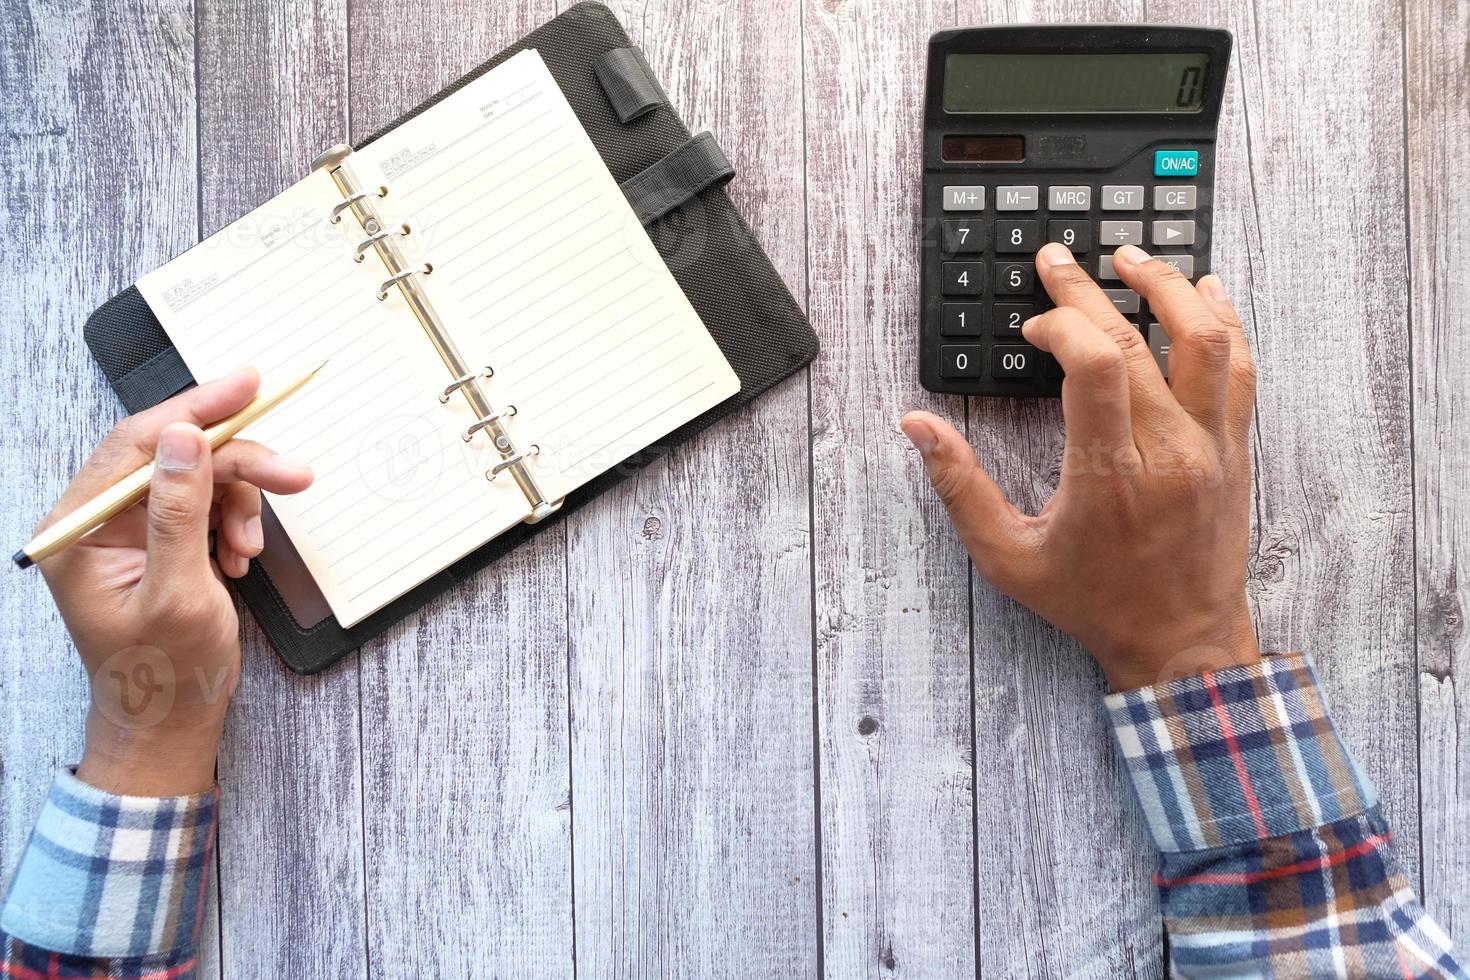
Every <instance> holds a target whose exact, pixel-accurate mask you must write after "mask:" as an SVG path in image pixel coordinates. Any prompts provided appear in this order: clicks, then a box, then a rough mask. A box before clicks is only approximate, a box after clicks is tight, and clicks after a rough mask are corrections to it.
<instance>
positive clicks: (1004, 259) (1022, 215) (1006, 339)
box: [925, 151, 1210, 394]
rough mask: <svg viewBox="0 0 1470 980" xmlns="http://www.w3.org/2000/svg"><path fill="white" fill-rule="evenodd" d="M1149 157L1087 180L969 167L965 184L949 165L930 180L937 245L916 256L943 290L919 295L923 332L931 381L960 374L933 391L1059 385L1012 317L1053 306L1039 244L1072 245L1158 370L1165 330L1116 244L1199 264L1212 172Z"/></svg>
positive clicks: (1051, 361) (1185, 269)
mask: <svg viewBox="0 0 1470 980" xmlns="http://www.w3.org/2000/svg"><path fill="white" fill-rule="evenodd" d="M1181 152H1182V151H1181ZM1154 161H1155V155H1154V153H1153V152H1152V151H1147V152H1145V153H1141V154H1140V155H1139V158H1138V160H1137V161H1135V162H1130V163H1129V164H1128V165H1126V166H1120V167H1118V169H1117V171H1116V172H1113V173H1106V174H1099V175H1098V179H1095V180H1094V181H1085V180H1079V179H1078V178H1079V177H1080V176H1082V175H1081V174H1078V173H1073V174H1071V175H1069V176H1070V178H1071V179H1067V178H1066V177H1061V175H1058V178H1060V179H1058V178H1052V179H1047V178H1045V177H1043V176H1042V175H1041V174H1037V175H1036V178H1040V179H1036V178H1033V180H1032V182H1029V183H1022V182H1020V181H1016V182H1014V183H1002V182H1001V180H1003V179H1004V178H1000V179H997V177H996V176H995V175H984V176H983V177H982V176H978V175H977V178H978V179H973V180H972V182H971V183H966V182H965V179H964V177H962V176H961V175H958V174H953V173H951V174H946V175H943V176H942V177H930V178H929V180H930V182H931V183H933V184H938V185H940V186H939V187H938V188H935V189H936V190H938V191H939V193H938V194H934V195H933V196H931V197H929V198H928V200H929V201H931V202H937V203H938V204H939V207H940V211H941V212H942V213H941V214H939V215H936V216H935V217H937V218H939V222H938V224H939V230H940V234H939V235H938V236H935V237H936V238H938V241H937V242H934V244H936V245H938V246H939V247H938V248H932V247H930V248H926V259H925V261H926V262H934V263H935V264H936V265H937V266H938V267H939V275H938V277H937V278H938V284H939V292H940V295H939V296H933V294H932V293H930V294H929V295H930V297H931V298H930V299H929V300H928V301H927V302H928V304H929V305H928V306H927V307H926V310H927V311H928V312H927V314H926V315H927V317H931V318H935V319H936V320H937V324H935V325H934V326H930V327H929V328H928V329H929V331H930V333H929V336H931V337H935V338H936V341H937V346H938V349H939V352H940V357H939V372H938V373H939V378H941V379H943V380H944V381H951V380H953V381H957V382H961V384H960V385H959V386H956V387H944V388H942V389H941V390H953V391H968V392H972V393H986V394H1055V393H1056V392H1057V390H1058V384H1059V382H1060V380H1061V378H1062V370H1061V366H1060V365H1059V364H1058V363H1057V361H1056V359H1055V358H1054V357H1052V356H1051V355H1050V354H1046V353H1044V352H1042V351H1039V350H1037V349H1036V348H1035V347H1033V346H1031V345H1030V344H1028V343H1026V341H1025V339H1024V338H1023V337H1022V335H1021V324H1023V323H1025V322H1026V321H1027V320H1028V319H1030V318H1031V317H1033V316H1035V315H1037V314H1038V313H1042V312H1045V311H1046V310H1048V309H1051V308H1052V306H1053V305H1054V304H1053V303H1052V302H1051V299H1050V297H1048V296H1047V294H1046V291H1045V289H1044V288H1043V287H1042V286H1041V284H1040V282H1039V281H1038V279H1037V276H1036V265H1035V254H1036V250H1037V249H1038V248H1040V247H1041V246H1042V245H1044V244H1046V243H1047V242H1057V243H1060V244H1062V245H1064V246H1065V247H1066V248H1067V249H1069V250H1070V251H1071V252H1072V254H1073V256H1074V257H1075V258H1076V260H1077V262H1078V264H1079V265H1080V266H1081V267H1082V268H1083V269H1084V270H1085V271H1087V272H1089V273H1090V274H1092V275H1093V277H1094V278H1095V279H1096V280H1097V281H1098V282H1099V285H1101V286H1102V287H1103V290H1104V293H1105V295H1106V296H1107V297H1108V299H1109V300H1110V301H1111V302H1112V303H1113V305H1114V307H1115V308H1116V309H1117V310H1118V312H1119V313H1120V314H1122V315H1123V316H1124V317H1125V318H1127V319H1128V320H1129V321H1130V322H1132V323H1133V324H1134V325H1135V326H1136V327H1137V328H1138V329H1139V330H1140V331H1141V332H1143V333H1144V335H1145V337H1146V338H1147V341H1148V343H1149V348H1150V350H1151V351H1152V352H1153V353H1154V355H1155V357H1156V358H1157V359H1158V360H1159V363H1160V366H1161V368H1163V369H1165V370H1167V358H1168V339H1167V337H1166V336H1165V335H1164V334H1163V332H1162V330H1161V329H1160V328H1159V327H1157V326H1153V327H1152V328H1150V324H1153V323H1156V322H1157V317H1156V316H1155V315H1154V314H1152V313H1151V312H1150V311H1149V310H1148V307H1147V304H1146V303H1144V302H1143V301H1142V299H1141V298H1140V297H1139V295H1138V294H1137V293H1136V292H1134V291H1133V290H1131V289H1128V288H1125V287H1124V286H1123V284H1122V282H1121V281H1120V280H1119V278H1118V275H1117V272H1116V271H1115V270H1114V268H1113V252H1114V250H1115V249H1117V248H1118V247H1120V246H1122V245H1136V246H1139V247H1142V248H1144V249H1145V250H1146V251H1148V252H1149V253H1150V254H1152V255H1156V256H1158V257H1159V258H1162V259H1164V261H1166V262H1168V263H1169V264H1170V265H1173V266H1174V267H1175V268H1176V269H1178V270H1179V271H1180V272H1181V273H1182V274H1183V275H1184V276H1186V277H1187V278H1190V279H1194V278H1196V275H1197V274H1202V273H1203V272H1204V271H1207V270H1208V254H1209V252H1208V246H1209V243H1208V241H1207V234H1206V231H1207V229H1208V227H1209V217H1210V215H1209V211H1208V207H1209V171H1208V169H1205V171H1204V174H1203V175H1202V176H1201V175H1199V174H1198V172H1196V174H1195V175H1194V176H1189V177H1185V176H1182V175H1181V176H1174V175H1173V174H1172V173H1171V174H1170V175H1167V176H1162V177H1154V176H1152V174H1153V167H1154ZM1017 176H1020V175H1019V174H1018V175H1017ZM1026 176H1032V175H1031V174H1029V173H1028V174H1027V175H1026ZM1105 177H1112V178H1113V179H1112V180H1105V179H1103V178H1105ZM1130 177H1131V178H1133V182H1130V181H1129V179H1128V178H1130ZM1118 178H1122V179H1121V180H1119V179H1118ZM1140 178H1142V179H1141V180H1140ZM1202 188H1203V190H1202ZM932 193H933V191H932V190H931V194H932ZM1201 204H1203V205H1204V208H1203V209H1201V207H1200V206H1201ZM931 206H932V205H931ZM931 227H932V226H931ZM929 275H931V276H932V275H933V273H932V272H931V273H929ZM930 281H931V282H932V281H933V280H930ZM927 342H931V343H932V342H935V341H927ZM933 349H934V348H932V347H931V348H930V350H931V351H932V350H933ZM928 356H930V357H932V356H933V354H932V353H931V354H929V355H928ZM929 364H931V365H932V364H933V362H932V361H930V362H929ZM929 370H933V368H932V367H931V368H930V369H929ZM931 377H932V376H931ZM926 383H928V382H926Z"/></svg>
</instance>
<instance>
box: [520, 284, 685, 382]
mask: <svg viewBox="0 0 1470 980" xmlns="http://www.w3.org/2000/svg"><path fill="white" fill-rule="evenodd" d="M650 306H651V304H650ZM670 316H673V314H672V313H666V314H663V316H661V317H659V319H657V320H653V322H651V323H648V325H647V326H644V328H642V329H641V331H638V332H637V334H631V335H629V336H625V338H623V339H620V341H619V342H616V344H613V345H612V347H607V348H603V350H594V351H592V356H591V357H589V359H587V360H585V361H584V363H581V364H578V366H576V367H573V369H572V370H569V372H566V373H563V375H560V376H559V378H556V379H554V381H550V382H545V383H542V385H541V386H539V388H537V391H534V392H532V394H529V395H523V397H525V400H526V401H528V403H531V401H535V400H537V398H539V397H541V395H542V394H545V392H548V391H551V389H553V388H556V386H559V385H563V383H566V381H567V378H572V376H573V375H576V373H578V372H581V370H587V369H588V367H591V366H592V364H597V363H598V361H601V360H604V359H606V357H609V356H610V354H614V353H617V351H620V350H622V348H625V347H628V345H631V344H632V342H634V341H635V339H638V338H639V336H642V335H644V334H647V332H648V331H651V329H653V328H656V326H659V325H660V323H663V322H664V320H667V319H669V317H670ZM667 341H669V338H663V339H659V341H656V342H654V344H653V345H651V347H648V348H647V350H642V351H638V353H637V354H634V356H632V357H631V359H628V360H625V361H622V363H619V364H616V366H604V369H606V373H609V375H614V373H617V372H619V370H622V369H623V367H626V366H628V364H631V363H634V361H635V360H638V359H639V357H645V356H647V354H651V353H654V351H656V350H659V347H660V345H663V344H666V342H667ZM556 363H557V359H554V357H553V359H551V360H550V361H545V363H544V364H542V366H541V367H538V369H537V370H534V372H529V373H526V375H522V378H520V383H522V385H525V383H526V382H529V381H531V379H532V378H535V376H537V375H538V373H539V372H541V370H545V369H547V367H551V366H553V364H556Z"/></svg>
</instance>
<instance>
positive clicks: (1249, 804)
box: [1106, 654, 1377, 853]
mask: <svg viewBox="0 0 1470 980" xmlns="http://www.w3.org/2000/svg"><path fill="white" fill-rule="evenodd" d="M1106 705H1107V711H1108V718H1109V721H1110V722H1111V724H1112V729H1113V738H1114V739H1115V740H1116V742H1117V744H1118V748H1119V750H1120V751H1121V752H1122V755H1123V759H1124V762H1125V765H1126V767H1127V769H1128V775H1129V776H1130V777H1131V779H1132V781H1133V790H1134V792H1135V793H1136V794H1137V796H1138V802H1139V805H1140V806H1141V807H1142V808H1143V813H1144V817H1145V821H1146V823H1147V825H1148V829H1149V834H1150V835H1151V836H1152V837H1153V840H1154V844H1155V845H1156V846H1157V847H1158V849H1159V850H1160V851H1163V852H1166V853H1167V852H1178V851H1192V850H1202V849H1207V848H1216V847H1225V846H1229V845H1232V844H1239V843H1244V842H1247V841H1257V840H1261V839H1263V838H1267V837H1279V836H1282V835H1284V834H1291V833H1295V832H1296V831H1300V830H1308V829H1310V828H1313V827H1320V826H1322V825H1324V824H1329V823H1333V822H1335V821H1338V820H1343V819H1346V818H1350V817H1354V816H1357V815H1358V814H1361V813H1363V812H1364V811H1366V810H1368V809H1370V808H1372V807H1373V806H1375V805H1376V804H1377V796H1376V794H1375V793H1374V790H1373V785H1372V783H1370V782H1369V781H1368V779H1367V778H1366V777H1365V776H1364V775H1363V774H1362V773H1360V772H1359V771H1358V767H1357V765H1356V764H1355V763H1354V762H1353V759H1352V756H1351V755H1349V754H1348V751H1347V748H1346V747H1345V746H1344V745H1343V744H1342V740H1341V739H1339V738H1338V735H1337V730H1336V729H1335V728H1333V726H1332V719H1331V718H1330V717H1329V716H1328V714H1327V706H1326V704H1325V703H1324V702H1323V700H1322V692H1321V689H1320V687H1319V686H1318V683H1317V673H1316V670H1315V668H1314V667H1313V666H1312V661H1311V658H1309V657H1307V656H1305V655H1303V654H1292V655H1289V656H1280V657H1267V658H1266V659H1264V660H1261V661H1260V662H1259V663H1254V664H1248V665H1245V666H1240V667H1230V668H1227V669H1225V670H1219V671H1207V672H1205V673H1203V674H1199V675H1197V676H1192V677H1182V678H1179V679H1177V680H1172V681H1167V682H1165V683H1162V684H1156V685H1154V686H1153V687H1146V688H1140V689H1138V690H1136V691H1123V692H1120V693H1117V694H1111V695H1109V696H1108V697H1107V699H1106Z"/></svg>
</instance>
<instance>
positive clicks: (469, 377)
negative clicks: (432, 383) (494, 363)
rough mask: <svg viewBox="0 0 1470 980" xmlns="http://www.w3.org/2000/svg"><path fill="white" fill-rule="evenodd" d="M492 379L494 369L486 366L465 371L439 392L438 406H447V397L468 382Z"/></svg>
mask: <svg viewBox="0 0 1470 980" xmlns="http://www.w3.org/2000/svg"><path fill="white" fill-rule="evenodd" d="M493 377H495V369H494V368H493V367H491V366H490V365H488V364H487V365H485V366H484V367H482V368H480V370H478V371H466V372H465V373H464V374H461V375H460V376H459V377H457V378H455V379H454V380H453V381H451V382H449V384H447V385H445V386H444V390H443V391H441V392H439V404H440V405H447V404H449V396H450V395H452V394H454V393H455V392H456V391H458V390H459V389H461V388H463V387H464V386H465V385H467V384H469V383H470V382H472V381H475V380H476V379H478V378H486V379H489V378H493ZM482 417H483V416H482Z"/></svg>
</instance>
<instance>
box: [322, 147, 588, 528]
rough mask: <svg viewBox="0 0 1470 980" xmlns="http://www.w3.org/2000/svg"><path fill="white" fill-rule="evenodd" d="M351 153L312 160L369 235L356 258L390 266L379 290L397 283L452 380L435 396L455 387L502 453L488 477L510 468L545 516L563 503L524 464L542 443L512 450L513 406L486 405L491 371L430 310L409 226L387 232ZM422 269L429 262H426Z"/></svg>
mask: <svg viewBox="0 0 1470 980" xmlns="http://www.w3.org/2000/svg"><path fill="white" fill-rule="evenodd" d="M351 155H352V147H350V146H346V145H343V144H338V145H337V146H334V147H331V148H330V149H328V150H326V151H325V152H324V153H322V155H321V156H319V157H317V158H316V160H315V161H313V163H312V169H313V170H325V171H327V174H328V175H329V176H330V177H331V178H332V182H333V183H334V184H336V185H337V190H339V191H340V192H341V193H342V204H343V205H345V207H342V208H341V212H339V213H346V212H351V213H352V215H353V216H354V217H356V218H357V221H358V224H360V225H362V228H363V230H364V231H366V232H367V233H368V235H369V236H370V237H369V238H368V239H367V240H365V241H364V242H362V243H361V244H360V245H358V246H357V254H356V256H355V258H356V259H357V260H358V261H361V260H362V259H363V257H364V256H365V255H366V254H367V252H368V251H369V250H372V251H373V252H376V253H377V256H378V258H379V259H381V260H382V262H383V267H384V268H386V269H387V270H388V277H389V278H388V279H387V280H386V281H384V283H383V285H382V286H381V287H380V291H382V292H386V291H387V290H389V289H391V288H393V287H394V286H396V287H397V288H398V290H399V292H400V293H402V294H403V298H404V299H405V300H406V301H407V302H408V307H409V309H411V310H413V314H414V316H415V318H417V319H418V321H419V326H421V327H423V330H424V334H425V335H426V336H427V337H428V338H429V342H430V343H432V344H433V345H434V350H436V351H437V352H438V353H439V359H440V360H442V361H443V362H444V366H445V367H447V368H448V369H449V373H450V375H451V376H453V378H454V381H453V382H451V383H450V384H449V385H448V386H447V387H446V388H445V389H444V391H443V392H442V393H441V394H440V396H439V401H440V402H442V403H446V404H447V403H448V401H449V399H450V397H451V396H452V395H453V394H454V392H456V391H458V392H459V393H460V394H461V395H463V396H464V399H465V401H467V402H468V403H469V406H470V408H471V409H472V410H473V411H474V413H475V418H476V420H477V421H476V422H475V424H474V426H472V431H471V432H470V436H471V438H473V436H474V432H476V431H480V430H483V431H484V432H485V433H486V434H487V435H488V436H489V437H490V441H491V444H492V445H494V446H495V449H496V451H497V452H499V453H500V455H501V459H500V462H498V463H496V464H495V466H494V467H492V468H491V469H490V470H489V471H487V474H486V475H487V476H490V477H491V478H492V479H493V478H494V476H495V475H498V474H499V473H502V472H509V473H510V474H511V476H513V477H514V478H515V481H516V485H517V486H518V487H520V490H521V493H522V494H524V495H525V497H526V500H527V502H529V503H530V505H531V513H530V516H529V517H527V518H526V519H525V520H526V522H527V523H529V524H534V523H536V522H537V521H540V520H543V519H544V518H546V517H547V516H549V515H550V514H551V513H552V512H553V511H555V510H556V509H557V508H558V507H560V506H561V504H562V501H561V500H549V499H547V497H546V494H545V493H544V492H542V490H541V486H540V484H539V483H537V481H536V476H535V474H534V473H532V472H531V468H530V467H529V466H527V465H526V460H527V458H528V457H530V456H535V455H537V454H538V453H540V452H541V447H540V446H531V447H530V448H529V449H528V450H524V451H523V450H519V449H517V448H516V444H515V440H514V438H513V437H512V436H511V434H510V431H509V430H508V429H507V428H506V427H505V419H506V418H508V417H510V416H511V415H514V414H515V411H514V409H513V408H511V407H509V406H508V407H507V408H506V410H505V411H503V412H497V411H496V410H495V408H494V407H493V406H492V405H491V404H490V399H489V397H488V396H486V394H485V389H484V386H483V385H481V384H480V381H481V378H482V377H485V378H488V377H490V375H491V374H493V373H494V372H492V371H491V370H490V369H489V368H483V369H480V370H476V369H474V368H471V367H470V366H469V363H468V362H467V361H465V359H464V355H462V354H461V353H460V352H459V348H458V347H457V346H455V343H454V340H453V338H452V337H450V336H449V331H448V330H446V329H445V326H444V321H443V320H442V319H441V318H440V317H439V313H438V311H437V310H435V309H434V304H433V303H432V302H431V301H430V300H429V294H428V292H427V291H426V290H425V289H424V276H422V275H415V273H417V272H421V271H423V270H421V269H419V268H417V267H415V266H411V265H410V264H409V262H408V260H407V259H406V258H405V257H404V255H403V250H402V249H401V248H399V246H398V241H397V238H398V237H399V236H401V235H407V234H408V226H407V225H404V226H401V230H400V231H388V230H385V229H386V225H385V223H384V221H383V216H382V215H381V214H379V213H378V209H377V206H376V205H375V204H374V202H373V197H372V194H371V192H366V191H365V190H364V188H363V186H362V184H361V183H360V182H359V181H358V179H357V176H356V175H355V174H354V173H353V172H352V168H351V167H349V166H348V165H347V158H348V157H350V156H351ZM387 191H388V189H387V188H386V187H381V188H379V194H378V196H379V197H385V196H387ZM424 265H425V268H426V269H431V268H432V266H431V265H429V264H428V263H424Z"/></svg>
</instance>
